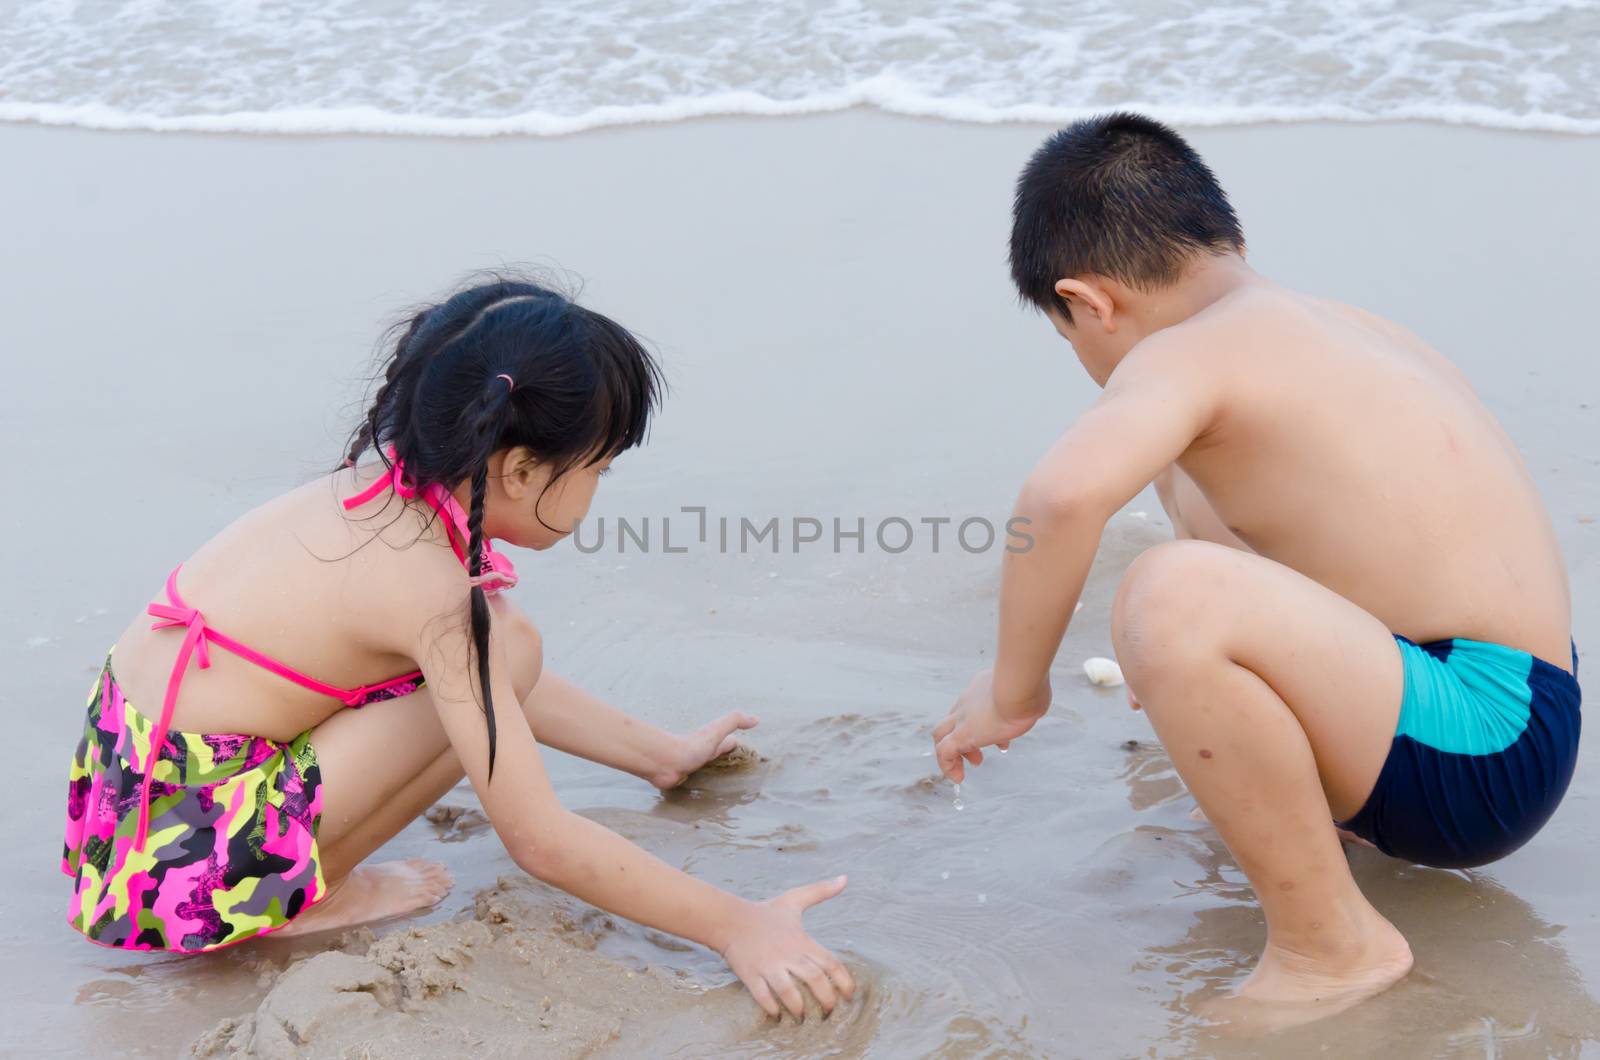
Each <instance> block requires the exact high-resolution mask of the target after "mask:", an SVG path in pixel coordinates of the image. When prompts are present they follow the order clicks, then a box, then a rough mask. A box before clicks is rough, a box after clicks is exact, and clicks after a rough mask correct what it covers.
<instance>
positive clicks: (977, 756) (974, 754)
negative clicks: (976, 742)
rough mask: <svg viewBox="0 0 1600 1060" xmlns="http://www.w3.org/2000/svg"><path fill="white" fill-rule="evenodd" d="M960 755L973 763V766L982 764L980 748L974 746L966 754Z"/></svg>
mask: <svg viewBox="0 0 1600 1060" xmlns="http://www.w3.org/2000/svg"><path fill="white" fill-rule="evenodd" d="M961 757H962V758H965V759H966V760H967V761H968V762H969V763H971V764H972V765H975V766H981V765H983V751H981V750H980V749H978V748H976V747H974V748H973V749H972V750H970V751H968V752H967V753H966V754H964V755H962V756H961Z"/></svg>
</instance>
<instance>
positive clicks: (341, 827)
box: [62, 281, 854, 1018]
mask: <svg viewBox="0 0 1600 1060" xmlns="http://www.w3.org/2000/svg"><path fill="white" fill-rule="evenodd" d="M659 396H660V379H659V375H658V370H657V368H656V365H655V363H654V362H653V361H652V359H651V357H650V355H649V354H648V353H647V352H646V351H645V349H644V348H643V347H642V346H641V345H640V344H639V342H638V341H637V340H636V339H635V338H634V337H633V336H632V335H630V334H629V333H628V332H627V331H626V330H624V329H623V328H622V327H621V326H619V325H618V324H616V323H615V322H614V321H612V320H609V319H607V318H606V317H604V316H601V315H600V314H598V313H595V312H593V311H591V310H588V309H585V308H583V307H582V306H579V305H577V304H575V303H574V302H572V301H570V300H568V299H567V298H565V297H563V296H562V295H560V294H557V293H555V292H553V291H550V290H546V289H545V288H543V287H540V286H537V285H535V284H531V283H520V282H509V281H497V282H491V283H486V284H483V285H480V286H476V287H473V288H471V289H469V290H465V291H462V292H461V293H459V294H457V295H455V296H454V297H452V298H450V299H449V300H447V301H445V302H443V303H442V304H440V305H436V306H432V307H430V308H428V309H425V310H423V311H422V312H420V313H417V314H416V315H415V316H414V317H412V319H411V320H410V322H409V324H408V325H407V326H405V328H404V330H403V332H402V333H401V334H400V337H399V339H398V341H397V342H396V343H395V344H394V349H393V353H392V355H391V357H390V360H389V363H388V366H387V370H386V373H385V379H384V382H383V385H382V387H381V389H380V390H379V391H378V394H377V398H376V400H375V401H374V403H373V405H372V408H371V410H370V411H369V412H368V413H367V415H366V418H365V420H364V421H363V422H362V423H361V425H360V427H359V428H358V429H357V430H356V432H355V434H354V436H353V438H352V444H351V446H350V449H349V455H348V458H347V459H346V461H345V465H344V466H343V467H342V468H341V469H339V470H338V471H336V472H334V473H333V474H332V475H331V476H329V477H327V478H324V479H321V480H318V481H315V482H312V483H310V484H308V485H306V486H302V487H301V488H299V489H297V490H294V491H293V492H291V493H288V494H286V495H284V496H282V497H279V498H277V499H276V500H273V501H269V502H268V503H266V504H264V505H262V506H261V507H259V508H257V509H256V510H254V511H252V512H250V513H248V514H247V515H245V516H244V517H243V518H241V519H240V520H239V521H237V522H235V523H234V524H233V525H232V526H229V527H228V528H227V529H225V530H223V531H222V532H221V533H220V534H218V535H217V536H216V537H215V538H213V539H212V540H211V541H210V542H208V543H207V544H206V545H205V546H203V547H202V548H201V549H200V550H199V551H198V552H196V553H195V554H194V555H193V556H192V557H191V558H190V559H189V560H188V561H187V562H185V563H184V564H183V565H182V566H181V567H180V568H179V569H178V570H175V571H173V572H172V574H171V575H170V576H169V577H168V578H167V582H166V586H165V589H164V591H163V592H162V593H161V594H160V595H159V596H158V598H157V599H156V601H155V602H154V603H152V604H151V605H150V607H149V615H150V617H151V618H153V619H154V622H153V623H152V622H149V621H147V620H143V619H141V620H140V621H137V622H135V623H134V624H133V625H132V626H130V627H129V628H128V630H127V631H126V632H125V633H124V634H123V635H122V637H121V639H120V640H119V641H118V642H117V644H116V646H115V648H114V649H113V653H112V656H111V657H110V658H108V659H107V661H106V665H105V669H104V670H103V671H102V673H101V675H100V678H99V680H98V681H97V682H96V684H95V687H94V690H93V692H92V693H91V696H90V700H89V714H88V721H87V723H86V725H85V730H84V738H83V741H82V742H81V743H80V744H79V746H78V752H77V755H76V757H75V758H74V759H73V763H72V771H71V785H70V793H69V799H68V808H67V818H68V820H67V841H66V851H65V855H64V858H63V862H62V869H63V871H65V872H66V873H67V874H68V875H71V876H72V877H73V879H74V890H73V897H72V903H71V911H70V918H71V923H72V926H73V927H75V928H76V929H77V930H79V931H81V932H82V933H83V934H84V935H86V936H87V937H88V938H89V939H90V940H92V941H94V942H97V943H100V944H101V945H105V946H114V947H121V948H124V949H135V950H153V949H154V950H169V951H175V952H180V953H195V952H200V951H205V950H212V949H217V948H219V947H222V946H229V945H232V944H234V943H238V942H243V941H245V940H247V939H251V938H255V937H257V936H259V935H264V934H267V933H268V932H279V933H281V934H285V935H290V934H303V933H307V932H312V931H326V930H329V929H332V928H341V927H346V926H349V925H351V924H358V923H361V922H363V921H369V920H375V919H379V918H382V917H391V916H396V915H399V914H403V913H409V912H412V911H414V910H419V909H424V908H426V907H428V906H430V905H433V904H434V903H435V902H437V901H439V899H440V898H442V897H443V896H444V895H445V893H446V892H447V891H448V890H449V887H450V882H451V881H450V876H449V874H448V873H447V872H446V870H445V869H444V867H443V866H442V865H438V864H436V863H433V862H429V861H421V860H412V861H402V862H390V863H386V864H377V865H366V864H363V862H364V861H365V860H366V858H367V856H368V855H369V854H371V853H372V852H373V851H375V850H377V849H378V848H379V847H381V846H382V845H383V844H384V842H386V841H387V840H388V839H389V838H390V837H391V836H393V835H394V834H395V833H396V832H398V831H400V829H402V828H404V827H405V825H406V824H407V823H408V822H409V821H411V820H412V819H413V818H415V817H416V816H417V815H418V814H420V813H422V812H423V811H424V810H426V809H427V808H428V807H429V806H431V805H432V804H433V803H434V801H435V800H437V799H438V798H439V797H440V796H442V795H443V794H444V793H445V792H447V791H449V790H450V788H451V787H453V786H454V785H455V784H456V783H457V782H458V781H459V780H460V778H461V776H462V774H463V772H465V774H466V775H467V776H468V777H470V778H471V780H472V786H473V788H474V789H475V790H476V791H477V793H478V797H479V799H480V800H481V801H482V803H483V807H484V809H485V811H486V812H487V813H488V816H489V819H490V821H491V822H493V824H494V827H495V831H496V832H497V833H498V835H499V836H500V839H501V841H502V842H503V843H504V844H505V847H506V850H507V852H508V853H509V854H510V855H511V857H512V858H513V859H514V860H515V861H516V863H517V864H518V865H520V866H521V867H522V868H523V869H525V870H526V871H528V872H530V873H532V874H533V875H534V876H536V877H538V878H539V879H541V880H543V881H545V882H547V883H550V884H552V885H554V886H557V887H560V888H562V889H563V890H566V891H568V892H570V893H572V894H574V895H576V896H578V897H580V898H582V899H584V900H585V901H588V902H592V903H593V904H595V905H597V906H600V907H601V908H603V909H607V910H610V911H612V912H614V913H618V914H621V915H622V916H625V917H628V918H629V919H631V920H636V921H638V922H639V923H641V924H646V925H649V926H651V927H655V928H659V929H661V930H663V931H668V932H671V933H673V934H676V935H680V936H682V937H684V938H687V939H692V940H694V941H695V942H699V943H701V944H702V945H705V946H709V947H711V948H712V949H715V950H716V951H717V952H718V953H720V954H721V955H722V956H723V958H724V959H725V960H727V962H728V965H729V966H730V967H731V968H732V969H733V971H734V973H735V974H736V975H737V976H738V977H739V978H740V980H742V981H743V982H744V984H745V986H746V987H748V988H749V990H750V992H751V994H752V995H754V997H755V999H756V1001H757V1002H758V1003H759V1004H760V1005H761V1007H762V1008H763V1009H765V1010H766V1011H767V1013H768V1014H769V1015H772V1016H777V1015H779V1003H780V1002H781V1003H782V1005H783V1007H785V1008H787V1009H788V1010H789V1011H790V1012H791V1013H793V1014H794V1015H795V1016H796V1017H797V1018H799V1017H801V1016H802V1015H803V1013H804V998H803V996H802V994H801V992H800V989H799V985H798V984H800V983H804V984H806V985H807V986H808V987H809V988H810V989H811V991H812V992H813V993H814V994H815V995H816V997H817V999H818V1001H820V1002H821V1004H822V1007H823V1009H824V1010H827V1011H831V1010H832V1008H833V1006H834V1004H835V1002H836V1000H837V998H838V997H839V996H841V995H842V996H845V997H849V996H851V995H852V994H853V992H854V985H853V983H852V981H851V978H850V974H849V972H848V971H846V970H845V968H844V966H843V965H842V964H840V962H839V961H838V960H837V959H836V958H835V957H834V956H833V955H832V954H830V953H829V952H828V951H827V950H825V949H823V948H822V947H821V946H819V945H818V944H817V943H816V942H814V941H813V940H812V939H811V938H810V937H809V936H808V935H807V934H806V932H805V930H804V928H803V927H802V925H801V914H802V913H803V912H804V910H805V909H807V908H808V907H810V906H812V905H815V904H816V903H818V902H821V901H824V900H826V899H828V898H832V897H833V896H834V895H836V894H838V893H839V892H840V890H842V889H843V887H844V882H845V881H844V878H843V877H839V878H837V879H834V880H830V881H824V882H821V883H814V884H811V885H810V886H807V887H800V888H797V889H795V890H792V891H789V892H787V893H785V894H782V895H780V896H778V897H777V898H774V899H771V900H770V901H766V902H750V901H746V900H744V899H741V898H738V897H736V896H734V895H731V894H728V893H726V892H724V891H721V890H718V889H717V888H715V887H712V886H710V885H709V884H706V883H702V882H700V881H698V880H695V879H693V878H691V877H689V876H687V875H685V874H684V873H682V872H679V871H678V870H676V869H674V868H671V867H669V866H667V865H665V864H663V863H662V862H661V861H658V860H657V859H655V858H654V857H652V856H650V855H649V854H647V853H645V852H644V851H642V850H640V849H639V848H637V847H635V846H634V845H632V844H631V843H629V842H628V841H626V840H624V839H623V838H621V837H620V836H618V835H616V834H615V833H613V832H610V831H608V830H606V829H605V828H603V827H601V826H600V825H598V824H595V823H594V822H592V821H589V820H587V819H585V818H583V817H579V816H577V815H575V814H572V813H569V812H567V811H566V810H564V809H563V808H562V807H561V804H560V803H559V802H558V801H557V799H556V795H555V792H554V791H552V790H551V787H550V782H549V780H548V779H547V777H546V775H545V770H544V765H543V763H542V762H541V760H540V755H539V746H538V745H539V743H545V744H548V745H550V746H552V747H556V748H559V749H561V750H563V751H567V752H570V753H572V754H577V755H581V756H583V757H585V758H589V759H591V760H593V761H596V762H601V763H604V764H605V765H608V766H612V767H614V768H616V769H621V770H624V771H626V772H629V773H633V774H635V775H636V776H639V777H642V778H644V779H646V780H648V781H649V782H651V783H653V784H655V785H656V786H657V787H660V788H670V787H672V786H674V785H676V784H678V783H679V782H681V781H682V780H683V779H684V777H686V776H687V775H688V774H689V773H690V772H691V771H693V770H694V769H696V768H698V767H699V766H701V765H703V764H704V763H706V762H707V761H709V760H711V759H713V758H716V757H718V756H719V755H722V754H725V753H727V752H728V751H730V750H731V749H732V748H733V747H734V746H735V745H736V743H737V739H738V738H737V736H736V735H735V733H736V731H737V730H740V729H748V728H750V727H752V726H754V725H755V724H756V719H755V718H752V717H750V716H749V715H746V714H740V713H734V714H729V715H727V716H725V717H723V718H720V719H718V720H717V721H714V722H712V723H710V724H709V725H707V726H705V727H704V728H702V729H700V730H698V731H696V732H694V733H691V734H689V735H688V736H684V737H677V736H673V735H670V734H668V733H665V732H662V731H661V730H659V729H656V728H654V727H652V726H650V725H647V724H645V723H644V722H641V721H638V720H636V719H634V718H631V717H629V716H628V715H626V714H624V713H622V712H621V711H619V710H617V709H615V708H613V707H610V706H607V705H606V704H604V703H602V702H600V701H599V700H596V699H595V698H593V697H592V696H589V695H586V694H585V693H583V692H582V691H580V690H579V689H577V688H575V687H574V686H573V685H571V684H569V683H567V682H566V681H564V680H562V679H561V678H559V677H557V676H555V675H554V674H550V673H546V672H544V671H543V658H542V653H541V645H540V638H539V633H538V630H536V629H535V628H534V626H533V624H532V623H531V622H530V621H529V620H528V619H527V617H525V616H524V615H523V614H522V613H521V612H520V611H518V610H517V608H516V606H515V605H513V604H512V603H511V602H510V601H509V600H507V599H506V598H505V597H503V596H501V595H499V593H500V591H501V590H503V589H506V588H509V587H511V586H512V585H514V584H516V573H515V571H514V570H513V569H512V566H511V563H510V562H509V561H508V560H507V559H506V558H505V557H504V556H502V555H501V554H500V553H498V552H495V551H493V550H492V549H491V548H490V541H491V540H493V539H499V540H502V541H508V542H510V543H511V544H514V545H520V546H522V547H525V548H533V549H547V548H549V547H551V546H552V545H554V544H556V543H557V542H558V541H560V540H561V539H562V538H563V537H565V536H567V535H568V534H570V533H571V532H572V530H573V528H574V527H575V525H576V524H577V522H578V521H579V520H580V519H582V518H583V516H584V514H585V513H586V512H587V511H588V508H589V503H590V500H591V498H592V497H593V496H594V491H595V487H596V485H597V483H598V480H599V477H600V476H601V475H603V474H605V472H606V471H607V470H608V469H609V468H610V466H611V462H612V461H613V460H614V459H615V458H616V457H617V455H618V454H620V453H622V452H624V451H626V450H628V449H631V448H632V447H634V446H636V445H639V444H640V443H641V442H642V441H643V440H644V437H645V431H646V427H647V425H648V423H649V420H650V416H651V414H652V413H653V411H654V410H655V407H656V404H657V400H658V398H659ZM112 659H114V660H115V669H114V670H113V666H112ZM313 675H314V676H313ZM158 705H159V712H157V711H156V710H155V709H154V708H156V707H157V706H158Z"/></svg>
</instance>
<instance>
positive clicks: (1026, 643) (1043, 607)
mask: <svg viewBox="0 0 1600 1060" xmlns="http://www.w3.org/2000/svg"><path fill="white" fill-rule="evenodd" d="M1205 360H1206V358H1203V357H1202V356H1201V355H1200V351H1199V350H1196V349H1195V348H1194V346H1193V345H1192V343H1191V342H1189V341H1185V340H1183V339H1180V338H1176V337H1172V336H1171V335H1169V334H1167V333H1163V334H1160V335H1157V336H1155V337H1153V338H1151V339H1148V340H1146V341H1145V342H1144V343H1143V344H1141V345H1140V346H1139V347H1138V348H1137V349H1135V350H1134V351H1133V352H1132V353H1130V354H1129V355H1128V357H1127V358H1126V359H1125V360H1124V361H1123V363H1122V364H1121V365H1119V366H1118V368H1117V370H1116V372H1115V373H1114V374H1113V375H1112V377H1111V380H1110V382H1109V383H1108V384H1107V386H1106V390H1105V393H1104V394H1102V395H1101V397H1100V400H1099V401H1097V402H1096V403H1095V405H1094V406H1093V407H1092V408H1090V409H1089V411H1088V412H1086V413H1085V414H1084V415H1083V416H1082V417H1080V418H1079V420H1078V421H1077V422H1076V423H1075V424H1073V426H1072V427H1071V429H1069V430H1068V431H1067V432H1066V433H1065V434H1064V435H1062V437H1061V438H1060V440H1059V441H1057V442H1056V444H1055V445H1054V446H1052V447H1051V449H1050V451H1049V452H1048V453H1046V454H1045V456H1044V459H1042V460H1041V461H1040V462H1039V464H1038V465H1037V466H1036V467H1035V468H1034V470H1033V471H1032V472H1031V473H1030V474H1029V475H1028V478H1027V480H1026V481H1025V482H1024V484H1023V487H1022V492H1021V494H1020V496H1019V497H1018V500H1017V506H1016V510H1015V512H1014V518H1016V519H1023V520H1026V521H1027V528H1028V533H1029V534H1031V535H1032V537H1033V545H1032V547H1031V548H1030V549H1028V550H1027V551H1017V552H1011V551H1008V552H1007V553H1006V555H1005V558H1004V559H1003V560H1002V561H1001V563H1002V565H1001V578H1000V637H999V647H998V649H997V651H996V655H995V665H994V671H993V676H992V682H991V681H989V680H986V679H985V678H984V675H980V677H979V680H977V681H975V682H974V683H973V686H972V687H971V688H969V689H968V690H967V693H966V694H965V695H963V697H962V699H961V700H960V701H958V702H957V704H956V707H955V709H954V710H952V712H951V714H950V716H949V717H948V718H946V719H945V721H944V722H943V723H941V724H940V726H939V727H938V728H937V729H935V730H934V739H935V740H936V741H937V744H938V756H939V765H940V768H941V769H943V770H944V771H945V773H946V774H948V775H950V777H951V779H953V780H956V781H959V780H960V779H961V777H962V775H963V774H964V765H963V758H965V759H966V760H967V761H970V762H971V763H972V764H974V765H976V764H978V763H979V762H981V761H982V758H983V755H982V752H981V748H983V747H986V746H989V745H990V744H993V743H997V742H1002V741H1008V740H1010V739H1012V738H1013V737H1014V736H1016V735H1020V734H1021V732H1025V731H1026V730H1027V728H1029V727H1031V725H1032V723H1033V722H1034V721H1035V720H1037V718H1038V717H1039V716H1041V715H1042V714H1043V713H1044V712H1045V710H1047V709H1048V708H1049V703H1050V685H1049V674H1050V664H1051V662H1052V661H1053V660H1054V659H1055V654H1056V649H1057V648H1058V647H1060V644H1061V638H1062V636H1063V635H1064V634H1065V633H1066V629H1067V621H1068V619H1069V618H1070V617H1071V615H1072V611H1073V606H1074V605H1075V604H1076V603H1077V600H1078V596H1079V595H1080V594H1081V593H1082V591H1083V583H1084V581H1085V579H1086V578H1087V577H1088V574H1089V568H1090V566H1091V565H1092V564H1093V562H1094V555H1095V551H1096V549H1098V547H1099V544H1100V534H1101V531H1102V530H1103V529H1104V528H1105V524H1106V521H1107V520H1108V519H1109V518H1110V517H1111V516H1112V515H1113V514H1114V513H1115V512H1116V511H1117V510H1118V509H1120V508H1121V507H1122V506H1123V505H1125V504H1126V503H1127V502H1128V501H1129V500H1131V499H1132V498H1133V497H1134V495H1135V494H1137V493H1138V492H1139V491H1140V490H1141V489H1143V488H1144V487H1145V486H1147V485H1149V483H1150V482H1151V480H1152V479H1154V478H1155V476H1156V475H1157V474H1158V473H1159V472H1160V471H1161V469H1162V468H1164V467H1167V466H1168V465H1170V464H1171V463H1172V462H1173V461H1174V460H1176V459H1177V458H1178V457H1179V456H1181V455H1182V454H1183V452H1184V450H1186V449H1187V448H1188V447H1189V445H1190V443H1192V442H1193V441H1194V440H1195V439H1196V438H1197V437H1199V436H1200V435H1201V434H1202V433H1203V432H1204V431H1206V430H1207V429H1208V428H1209V427H1210V425H1211V423H1212V420H1213V418H1214V416H1215V414H1216V408H1217V399H1216V394H1217V384H1216V382H1215V378H1214V376H1211V375H1210V372H1209V366H1207V365H1206V364H1204V361H1205Z"/></svg>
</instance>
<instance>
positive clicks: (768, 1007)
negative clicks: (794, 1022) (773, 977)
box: [745, 978, 783, 1019]
mask: <svg viewBox="0 0 1600 1060" xmlns="http://www.w3.org/2000/svg"><path fill="white" fill-rule="evenodd" d="M745 987H746V989H748V990H749V991H750V996H751V997H753V998H755V999H756V1004H758V1005H760V1006H761V1011H762V1012H765V1013H766V1014H767V1015H768V1016H770V1017H772V1018H773V1019H782V1018H783V1010H782V1009H780V1008H779V1007H778V999H777V998H775V997H773V996H772V988H771V987H770V986H768V985H767V981H766V980H765V979H761V978H757V979H753V980H750V981H748V982H746V983H745Z"/></svg>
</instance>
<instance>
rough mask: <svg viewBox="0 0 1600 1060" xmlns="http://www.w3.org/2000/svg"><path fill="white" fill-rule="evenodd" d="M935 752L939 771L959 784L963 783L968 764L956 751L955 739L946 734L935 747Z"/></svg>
mask: <svg viewBox="0 0 1600 1060" xmlns="http://www.w3.org/2000/svg"><path fill="white" fill-rule="evenodd" d="M934 754H935V755H936V756H937V757H938V760H939V771H940V772H941V773H943V774H944V775H945V776H947V777H949V778H950V779H951V780H953V781H955V782H956V783H957V784H959V783H961V778H962V777H963V776H964V775H965V774H966V764H965V763H964V762H962V760H961V756H960V755H959V754H957V753H956V745H955V741H954V739H953V738H952V737H950V736H946V737H945V738H944V739H942V740H940V741H939V745H938V746H937V747H935V748H934Z"/></svg>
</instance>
